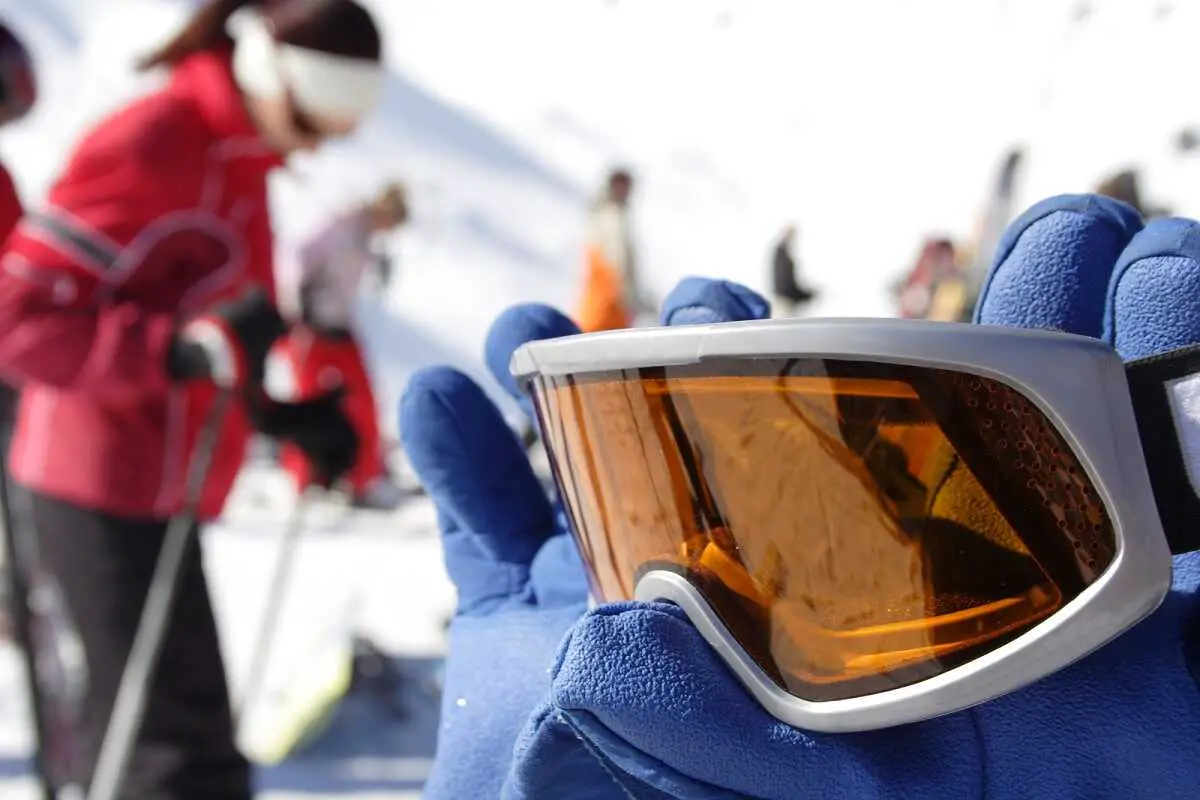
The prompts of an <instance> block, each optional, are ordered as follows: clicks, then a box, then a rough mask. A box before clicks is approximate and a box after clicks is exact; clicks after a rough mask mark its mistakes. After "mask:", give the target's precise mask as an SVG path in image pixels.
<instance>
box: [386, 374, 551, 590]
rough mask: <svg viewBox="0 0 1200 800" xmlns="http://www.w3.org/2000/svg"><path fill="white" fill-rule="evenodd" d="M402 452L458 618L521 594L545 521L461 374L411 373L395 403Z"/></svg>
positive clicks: (486, 402) (491, 413) (498, 419)
mask: <svg viewBox="0 0 1200 800" xmlns="http://www.w3.org/2000/svg"><path fill="white" fill-rule="evenodd" d="M400 434H401V440H402V442H403V446H404V451H405V453H406V454H407V455H408V458H409V460H410V461H411V463H412V466H413V468H414V470H415V471H416V473H417V476H418V478H419V479H420V481H421V483H422V485H423V486H425V488H426V490H427V491H428V492H429V495H430V497H431V498H432V499H433V502H434V503H435V504H436V505H437V508H438V510H439V514H440V517H441V521H442V532H443V537H444V541H443V544H444V547H445V558H446V565H447V570H448V571H449V573H450V576H451V578H452V579H453V580H454V582H455V585H456V586H457V587H458V593H459V608H460V610H461V611H462V612H463V613H467V612H469V611H472V610H475V609H477V608H480V607H482V606H484V605H489V604H491V603H492V602H494V601H502V600H507V599H511V598H513V597H514V596H517V595H519V594H521V593H522V592H524V591H525V590H526V588H527V583H528V578H529V565H530V562H531V561H532V560H533V557H534V555H535V554H536V553H537V550H538V548H539V547H540V546H541V545H542V543H543V542H545V540H546V538H547V537H548V536H550V535H551V534H552V533H553V532H554V513H553V511H552V509H551V507H550V502H549V501H548V500H547V499H546V495H545V493H544V492H543V491H542V487H541V484H540V483H539V482H538V480H537V477H536V476H535V475H534V472H533V469H532V468H531V467H530V465H529V460H528V459H527V458H526V457H525V452H524V451H523V450H522V448H521V444H520V442H518V440H517V438H516V436H515V435H514V434H513V432H512V429H511V428H509V426H508V424H507V423H506V422H505V421H504V417H503V416H502V415H501V414H500V411H499V409H497V408H496V405H495V404H494V403H493V402H492V401H491V400H490V399H488V397H487V395H486V394H484V392H483V390H482V389H481V388H480V387H479V386H478V384H476V383H475V382H474V381H472V380H471V379H470V378H468V377H467V376H466V375H464V374H462V373H461V372H459V371H457V370H455V369H451V368H450V367H433V368H430V369H426V370H423V371H421V372H418V373H417V374H416V375H414V376H413V378H412V380H411V381H410V382H409V385H408V388H407V389H406V390H405V393H404V397H403V398H402V399H401V401H400Z"/></svg>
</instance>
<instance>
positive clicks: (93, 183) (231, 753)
mask: <svg viewBox="0 0 1200 800" xmlns="http://www.w3.org/2000/svg"><path fill="white" fill-rule="evenodd" d="M246 6H250V7H255V6H257V8H250V9H248V11H250V12H251V13H250V14H249V16H248V17H247V18H246V19H245V20H244V21H245V25H243V26H241V27H238V28H237V29H236V30H235V31H234V36H233V37H232V38H230V36H229V35H228V34H227V32H226V23H227V22H228V21H229V19H230V17H231V16H232V15H233V12H234V11H236V10H238V9H240V8H242V7H246ZM381 52H382V48H381V42H380V36H379V32H378V30H377V28H376V26H375V24H374V23H373V21H372V19H371V17H370V15H369V14H368V12H367V11H365V10H364V9H363V7H362V6H360V5H358V4H357V3H356V2H354V1H353V0H272V1H271V2H262V3H256V2H247V0H209V2H207V3H206V4H205V5H203V6H202V7H201V8H200V9H199V10H198V11H197V12H196V14H195V16H194V18H193V19H192V20H191V22H190V24H189V25H187V26H186V27H185V28H184V30H183V31H182V32H181V33H180V34H179V35H178V36H177V37H176V38H175V39H173V40H172V41H171V42H169V43H168V44H167V45H166V46H164V47H163V48H162V49H161V50H160V51H158V52H157V53H155V54H153V55H152V56H151V57H149V58H147V59H146V60H145V62H144V63H143V64H142V66H143V67H144V68H146V69H152V68H159V67H163V68H168V69H170V71H171V78H170V81H169V83H168V85H167V86H166V88H164V89H162V90H161V91H158V92H157V93H155V94H152V95H150V96H148V97H145V98H143V99H141V100H138V101H136V102H134V103H132V104H131V105H129V106H126V107H125V108H122V109H120V110H118V111H117V112H116V113H114V114H112V115H111V116H109V117H108V118H107V119H105V120H103V121H102V122H100V123H99V124H98V125H97V126H96V127H95V128H94V129H93V130H91V131H90V132H89V133H88V134H87V135H86V136H85V137H84V138H83V140H82V141H81V142H80V143H79V144H78V146H77V148H76V150H75V152H74V153H73V154H71V156H70V157H69V159H68V161H67V164H66V166H65V169H64V171H63V172H62V174H61V176H60V177H59V178H58V180H57V182H56V183H55V184H54V186H53V187H52V188H51V189H50V191H49V194H48V196H47V199H46V203H45V205H44V206H43V207H41V208H39V209H36V210H33V211H31V212H30V213H28V214H27V215H26V216H25V218H24V219H23V220H22V221H21V223H20V224H19V225H18V226H17V229H16V231H15V232H14V234H13V236H12V237H11V239H10V240H9V241H8V243H7V246H6V248H5V252H4V254H3V260H2V263H0V378H2V379H4V380H7V381H11V382H14V383H16V384H19V385H20V387H21V402H20V408H19V410H18V415H17V427H16V431H15V439H14V443H13V448H12V454H11V458H10V467H11V470H12V473H13V476H14V478H15V480H16V481H17V482H18V483H20V484H21V485H23V486H24V487H25V488H26V489H28V490H29V492H30V494H31V495H32V506H33V520H34V525H35V527H36V528H37V533H38V537H39V542H40V544H41V547H42V555H43V557H44V558H45V560H46V561H47V563H48V564H49V566H50V568H51V569H52V570H53V571H54V572H55V573H56V575H57V578H58V581H59V583H60V585H61V586H62V587H63V590H64V593H65V595H66V600H67V605H68V608H69V610H70V612H71V614H72V616H73V618H74V622H75V625H76V627H77V629H78V631H79V634H80V637H81V639H82V641H83V645H84V649H85V652H86V660H87V668H88V694H87V698H86V701H85V707H84V709H83V714H82V719H81V721H80V726H79V728H80V729H79V737H78V738H79V747H80V749H81V751H82V752H81V753H80V754H79V755H80V758H79V763H78V764H77V765H76V769H77V772H78V777H79V780H80V781H81V782H82V783H84V784H86V783H87V782H88V781H89V780H90V775H91V772H92V770H93V769H94V766H95V758H96V755H97V753H98V749H99V747H100V743H101V739H102V736H103V733H104V730H105V727H106V725H107V722H108V717H109V714H110V711H111V709H112V705H113V701H114V698H115V695H116V691H117V686H118V683H119V680H120V674H121V671H122V669H123V667H124V665H125V661H126V658H127V656H128V654H129V650H130V646H131V643H132V641H133V637H134V633H135V630H136V628H137V625H138V621H139V618H140V615H141V612H142V602H143V599H144V597H145V594H146V591H147V587H148V585H149V581H150V576H151V573H152V571H153V569H154V565H155V562H156V559H157V557H158V551H159V549H160V547H161V545H162V540H163V535H164V533H165V530H166V527H167V523H168V520H169V519H170V518H171V516H172V515H174V514H177V513H179V512H180V511H181V510H183V509H184V508H185V507H186V506H187V505H188V500H189V498H186V497H185V486H184V482H185V475H186V473H187V471H188V464H189V460H190V459H191V457H192V453H193V450H194V448H195V446H196V443H197V440H198V439H199V438H200V432H201V430H202V429H203V428H204V426H205V425H206V424H208V423H209V420H210V410H211V409H212V407H213V404H214V400H215V398H216V395H217V393H218V392H219V391H222V390H228V391H233V392H235V393H236V396H237V397H239V398H240V399H241V402H239V403H238V404H236V405H235V407H234V408H233V409H232V410H231V411H230V413H229V414H228V415H227V416H226V417H225V418H224V420H223V422H222V425H221V428H220V434H219V437H218V440H217V441H218V443H217V446H216V451H215V452H216V456H215V458H214V460H213V463H212V466H211V468H210V469H209V471H208V474H207V479H206V481H205V483H204V486H203V491H202V492H201V496H200V498H199V513H198V517H199V520H200V521H201V522H203V521H205V520H210V519H212V518H213V517H215V516H217V515H218V514H219V513H220V512H221V509H222V506H223V505H224V503H225V499H226V496H227V495H228V493H229V490H230V488H231V486H232V484H233V481H234V478H235V476H236V475H237V472H238V470H239V468H240V466H241V463H242V458H243V450H244V446H245V444H246V440H247V437H248V435H249V433H250V431H251V430H252V429H257V430H259V431H261V432H263V433H265V434H267V435H271V436H274V437H276V438H279V439H281V440H283V441H286V442H288V443H290V444H293V445H296V446H298V447H299V448H300V449H301V450H303V451H304V452H305V453H306V454H307V455H308V457H309V458H310V459H311V460H312V462H313V466H314V468H315V469H316V470H317V471H318V472H319V473H322V474H324V475H325V476H326V477H327V478H328V479H330V480H332V479H333V478H335V477H337V475H338V474H340V473H342V472H344V471H345V470H346V469H347V468H348V467H349V465H350V464H352V463H353V451H354V437H353V433H352V431H351V429H350V428H349V425H348V423H347V422H346V420H345V419H344V417H343V416H342V414H341V412H340V411H339V403H338V401H337V398H336V397H334V396H325V397H319V398H316V399H314V400H312V401H309V402H306V403H302V404H292V405H285V404H276V403H271V402H270V401H267V400H265V396H264V395H263V394H262V391H261V389H260V388H259V384H260V381H261V376H262V373H263V362H264V359H265V358H266V355H267V352H268V350H269V349H270V347H271V345H272V344H273V343H274V341H275V340H276V339H277V338H278V337H279V336H280V335H281V334H282V333H283V331H284V325H283V322H282V320H281V318H280V316H279V313H278V312H277V310H276V308H275V305H274V303H273V300H272V297H273V293H274V287H273V279H272V252H271V250H272V248H271V229H270V223H269V215H268V208H267V175H268V173H269V172H270V171H271V170H272V169H274V168H276V167H278V166H280V165H281V164H282V163H283V159H284V158H285V157H286V156H287V155H288V154H289V153H292V152H295V151H297V150H307V149H312V148H315V147H317V146H318V145H319V144H320V143H321V142H322V141H324V140H326V139H329V138H334V137H340V136H343V135H346V134H349V133H350V132H352V131H353V130H354V129H355V128H356V126H357V125H358V124H359V122H360V121H361V120H362V119H363V118H364V117H365V116H366V115H367V114H369V113H370V112H371V110H372V109H373V108H374V107H375V105H376V103H377V101H378V98H379V96H380V92H381V90H382V85H383V77H384V73H383V69H382V66H381ZM178 592H179V593H178V595H177V600H176V605H175V609H174V616H173V618H172V621H171V625H170V629H169V633H168V635H167V639H166V642H165V645H164V651H163V654H162V659H161V662H160V664H159V669H158V672H157V674H156V677H155V679H154V681H153V682H152V687H151V689H150V693H149V698H148V705H147V711H146V717H145V722H144V724H143V726H142V729H141V734H140V738H139V741H138V744H137V747H136V748H135V752H134V756H133V763H132V765H131V767H130V769H129V771H128V773H127V780H126V786H125V795H124V796H128V797H154V798H246V797H249V796H250V794H251V788H250V785H251V781H250V770H249V767H248V765H247V763H246V761H245V759H244V758H243V757H242V756H241V755H240V754H239V753H238V752H237V749H236V746H235V743H234V732H233V726H232V723H231V714H230V709H229V699H228V691H227V687H226V683H225V671H224V668H223V666H222V662H221V655H220V649H219V646H218V641H217V631H216V627H215V624H214V620H213V615H212V609H211V606H210V602H209V596H208V591H207V588H206V585H205V580H204V574H203V570H202V565H201V558H200V554H199V553H198V552H195V553H192V554H191V556H190V563H189V564H188V566H187V568H186V569H185V574H184V576H183V578H182V579H181V582H180V585H179V588H178Z"/></svg>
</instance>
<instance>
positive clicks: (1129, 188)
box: [1095, 169, 1170, 220]
mask: <svg viewBox="0 0 1200 800" xmlns="http://www.w3.org/2000/svg"><path fill="white" fill-rule="evenodd" d="M1095 193H1096V194H1098V195H1103V196H1104V197H1111V198H1112V199H1114V200H1120V201H1121V202H1122V203H1128V204H1129V205H1131V206H1133V208H1134V209H1135V210H1136V211H1137V212H1138V213H1139V214H1141V215H1142V219H1147V220H1148V219H1154V218H1155V217H1165V216H1169V215H1170V212H1169V211H1168V210H1167V209H1165V208H1159V207H1156V206H1147V205H1146V203H1145V200H1144V198H1143V196H1142V187H1141V178H1140V177H1139V176H1138V173H1137V170H1134V169H1123V170H1121V171H1119V172H1116V173H1114V174H1112V175H1110V176H1108V177H1107V178H1105V179H1104V180H1103V181H1101V182H1100V185H1099V186H1097V187H1096V191H1095Z"/></svg>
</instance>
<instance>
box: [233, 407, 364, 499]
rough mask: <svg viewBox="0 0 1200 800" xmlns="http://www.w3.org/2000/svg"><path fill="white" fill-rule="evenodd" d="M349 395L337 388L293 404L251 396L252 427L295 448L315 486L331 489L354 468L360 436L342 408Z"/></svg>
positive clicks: (248, 408)
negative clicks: (305, 464) (298, 451)
mask: <svg viewBox="0 0 1200 800" xmlns="http://www.w3.org/2000/svg"><path fill="white" fill-rule="evenodd" d="M344 396H345V391H344V390H343V388H342V387H340V386H339V387H337V388H335V389H331V390H329V391H326V392H322V393H321V394H318V395H316V396H314V397H310V398H308V399H305V400H300V401H296V402H291V403H284V402H279V401H276V400H272V399H271V398H270V397H268V396H267V395H266V393H264V392H261V391H257V392H251V393H249V397H248V400H247V403H246V407H247V410H248V412H249V416H250V423H251V425H253V426H254V429H255V430H256V431H258V432H259V433H261V434H263V435H264V436H269V437H271V438H272V439H276V440H278V441H281V442H287V443H289V444H293V445H295V446H296V447H297V448H298V449H299V450H300V451H301V452H302V453H304V456H305V458H306V459H307V460H308V463H309V464H310V465H311V466H312V474H313V483H315V484H316V485H318V486H322V487H324V488H329V487H330V486H332V485H333V484H334V483H336V482H337V480H338V479H339V478H341V477H342V476H343V475H345V474H346V473H348V472H349V471H350V470H351V469H353V467H354V463H355V460H356V459H357V457H358V434H356V433H355V432H354V426H353V425H351V424H350V419H349V418H348V417H347V416H346V413H345V411H344V410H343V408H342V400H343V397H344Z"/></svg>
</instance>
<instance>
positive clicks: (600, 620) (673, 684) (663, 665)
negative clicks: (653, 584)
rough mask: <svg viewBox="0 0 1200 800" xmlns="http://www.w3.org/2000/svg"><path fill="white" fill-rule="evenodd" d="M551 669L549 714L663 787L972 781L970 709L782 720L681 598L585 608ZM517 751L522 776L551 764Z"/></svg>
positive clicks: (923, 789) (695, 790)
mask: <svg viewBox="0 0 1200 800" xmlns="http://www.w3.org/2000/svg"><path fill="white" fill-rule="evenodd" d="M551 675H552V687H551V695H550V700H551V702H552V704H553V706H554V707H555V710H556V712H557V714H556V715H555V716H557V717H558V718H560V719H561V718H565V719H567V720H568V721H569V722H570V723H571V726H572V728H573V729H574V730H575V732H576V735H577V736H579V737H582V738H583V739H584V741H585V743H586V745H585V746H588V747H590V748H591V749H593V750H594V751H595V752H596V753H598V754H599V756H601V757H603V758H605V759H606V760H608V761H609V762H611V763H612V764H613V765H614V770H613V771H614V774H622V775H625V776H629V777H636V778H638V779H639V780H641V781H642V782H645V783H648V784H649V785H651V786H652V787H653V789H655V790H657V791H658V792H661V793H662V794H663V796H667V797H710V796H711V797H717V796H738V797H742V796H750V797H761V798H784V797H787V798H791V797H828V798H846V799H847V800H849V799H850V798H860V797H891V796H895V794H896V791H897V787H903V790H904V796H906V797H945V796H949V794H950V792H948V791H947V788H948V787H957V788H959V789H960V790H961V791H960V792H959V793H958V796H962V795H968V794H971V792H972V791H974V790H977V787H978V786H980V785H981V783H982V775H981V771H980V758H979V751H978V743H977V742H978V740H977V738H976V736H975V733H974V731H973V729H972V726H971V721H970V718H969V716H968V715H964V714H959V715H954V716H951V717H944V718H940V719H937V720H933V721H930V722H925V723H921V724H918V725H908V726H905V727H904V728H896V729H892V730H885V731H875V732H868V733H860V734H855V735H854V736H831V735H820V734H809V733H806V732H804V731H801V730H798V729H795V728H791V727H788V726H786V725H784V724H782V723H780V722H779V721H777V720H775V719H774V718H772V717H771V716H769V715H768V714H767V713H766V712H765V711H763V709H762V708H761V707H760V706H759V705H758V704H757V703H756V702H755V701H754V700H753V699H752V698H751V696H750V695H749V694H748V693H747V692H746V690H745V689H744V688H743V687H742V685H741V684H740V683H739V682H738V681H737V679H736V678H734V676H733V674H732V673H731V672H730V671H729V670H728V668H726V666H725V664H724V663H723V662H722V661H721V660H720V658H719V657H718V656H717V655H716V653H715V652H714V650H713V648H712V647H710V646H709V645H708V643H707V642H706V641H705V640H704V638H703V637H702V636H701V635H700V633H699V632H698V631H697V630H696V628H695V627H694V626H693V625H691V623H690V622H688V620H687V617H686V615H685V614H684V613H683V611H682V609H680V608H678V607H676V606H672V605H669V604H665V603H616V604H611V605H606V606H601V607H599V608H597V609H595V610H594V611H592V612H589V613H588V614H587V615H586V616H585V617H584V618H583V619H582V620H580V621H579V622H578V623H577V624H576V626H575V627H574V628H573V629H572V631H571V633H570V635H569V637H568V638H567V639H566V640H565V641H564V643H563V647H562V649H561V650H560V652H559V656H558V658H557V660H556V663H555V665H554V667H553V669H552V671H551ZM698 732H700V733H699V735H698ZM540 735H542V731H541V730H539V729H538V728H536V727H533V726H531V727H530V728H527V729H526V732H525V734H524V735H523V737H522V739H521V740H520V741H519V742H518V745H517V751H518V753H520V752H523V751H526V750H530V749H531V748H535V747H537V744H538V743H537V738H538V737H539V736H540ZM718 755H719V757H717V756H718ZM518 762H519V763H521V764H522V766H523V768H524V769H525V773H524V774H523V775H520V776H519V777H520V778H521V779H522V780H523V783H524V787H523V788H528V789H533V788H534V787H535V786H536V785H537V784H538V782H539V778H540V777H548V776H549V774H550V772H551V771H550V770H545V771H544V772H543V773H542V775H541V776H539V775H538V773H537V770H538V767H539V765H537V764H533V763H529V762H528V760H521V759H518ZM560 777H561V776H560ZM714 787H721V788H723V789H725V790H727V794H717V793H714V792H712V788H714ZM541 788H543V789H549V785H543V786H541ZM562 788H564V789H565V788H569V787H562ZM565 793H566V794H569V792H565ZM527 794H528V796H531V797H536V796H541V795H540V794H538V793H537V792H536V791H528V793H527ZM639 796H640V795H639ZM654 796H655V797H657V796H659V795H658V794H655V795H654Z"/></svg>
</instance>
